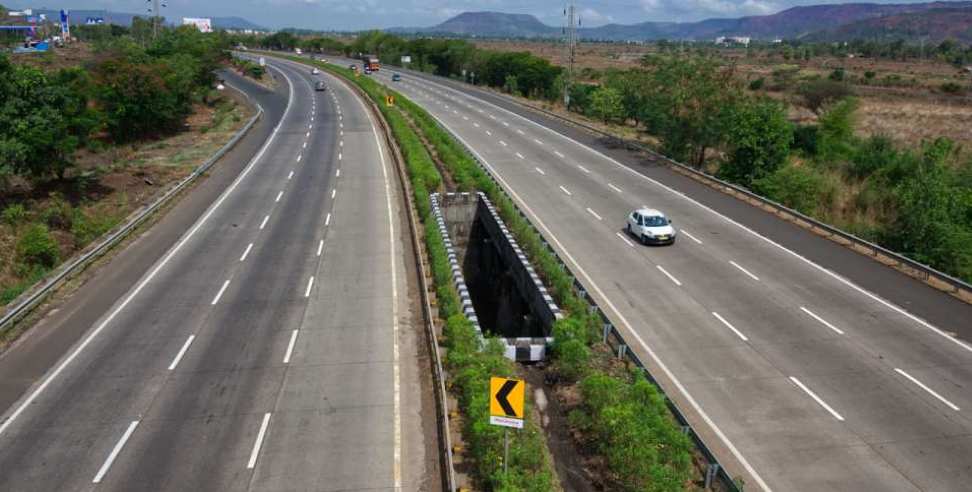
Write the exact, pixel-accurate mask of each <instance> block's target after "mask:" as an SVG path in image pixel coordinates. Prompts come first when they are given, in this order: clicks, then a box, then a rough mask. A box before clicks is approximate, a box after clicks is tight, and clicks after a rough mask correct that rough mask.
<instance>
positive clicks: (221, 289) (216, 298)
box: [211, 279, 230, 306]
mask: <svg viewBox="0 0 972 492" xmlns="http://www.w3.org/2000/svg"><path fill="white" fill-rule="evenodd" d="M229 283H230V281H229V279H226V281H225V282H223V286H222V287H220V288H219V292H217V293H216V297H214V298H213V302H212V303H211V305H213V306H215V305H216V303H217V302H219V298H220V297H223V292H224V291H226V287H228V286H229Z"/></svg>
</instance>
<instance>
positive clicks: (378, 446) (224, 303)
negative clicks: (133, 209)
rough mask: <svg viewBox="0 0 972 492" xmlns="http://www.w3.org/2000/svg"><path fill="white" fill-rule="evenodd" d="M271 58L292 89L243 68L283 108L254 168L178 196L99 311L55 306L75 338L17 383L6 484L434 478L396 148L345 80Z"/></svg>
mask: <svg viewBox="0 0 972 492" xmlns="http://www.w3.org/2000/svg"><path fill="white" fill-rule="evenodd" d="M271 64H272V65H275V75H276V77H277V79H278V82H279V84H278V90H277V93H276V94H273V93H270V92H269V91H265V90H259V89H256V88H254V86H253V85H252V84H247V83H245V82H242V81H239V80H236V79H231V82H233V83H234V84H235V85H238V86H241V87H242V88H243V89H244V90H246V91H247V92H248V93H251V94H252V95H253V97H255V98H256V99H257V101H259V102H260V104H261V105H263V106H264V108H265V109H266V110H267V118H266V119H267V120H268V121H270V122H272V123H273V125H272V126H273V128H272V129H271V128H270V127H269V126H267V124H266V122H264V123H263V125H264V127H263V129H262V130H259V129H258V131H257V134H258V135H259V136H260V138H262V144H261V146H256V145H252V144H251V145H249V146H247V145H246V144H244V145H243V146H242V147H241V148H242V149H244V150H246V149H249V151H250V152H249V154H246V153H245V152H243V153H241V152H235V153H234V154H233V155H232V156H231V157H230V158H236V159H244V160H245V164H244V165H238V164H239V163H237V165H236V167H238V168H239V169H242V171H241V172H240V173H239V174H238V175H236V177H235V179H233V180H232V181H231V182H228V181H227V182H224V184H226V187H225V188H224V189H222V190H221V191H220V192H219V193H213V194H212V196H211V197H212V198H213V201H212V202H211V203H209V204H208V206H207V207H202V208H199V210H198V211H199V214H198V216H197V217H195V218H194V219H193V220H191V221H186V219H185V215H186V214H189V212H186V214H182V216H181V217H180V214H179V213H174V214H173V215H174V216H175V217H176V218H181V220H182V221H183V223H184V224H185V225H186V226H187V227H188V229H185V228H184V229H183V230H182V231H181V232H180V234H181V236H180V237H179V238H178V240H175V241H172V243H171V247H170V248H168V249H167V250H165V251H158V256H155V257H153V258H151V260H147V259H145V258H142V259H141V263H145V266H144V268H143V269H142V271H144V273H142V274H141V276H140V278H138V279H137V281H135V280H134V279H133V281H132V282H131V286H130V288H128V289H126V290H125V292H124V293H123V294H122V295H119V296H116V298H115V299H114V300H113V301H112V302H111V303H110V304H107V306H106V307H105V309H103V310H102V311H100V313H99V314H98V315H97V317H96V319H91V317H92V316H91V313H90V309H85V306H84V305H82V306H74V307H73V308H72V309H70V310H67V314H65V315H63V316H62V318H61V319H59V320H58V322H57V323H53V325H54V326H52V327H51V328H52V329H53V330H54V331H56V330H58V329H62V330H66V331H72V330H73V332H75V333H76V334H77V342H76V343H74V344H73V345H70V346H68V347H65V350H64V352H63V355H62V356H61V357H60V359H58V360H57V361H56V362H54V363H52V364H51V365H50V367H49V369H48V370H46V372H44V373H43V375H42V376H38V377H36V378H34V379H33V380H31V381H29V382H28V383H25V382H24V381H23V380H14V381H11V382H10V383H9V384H7V385H5V386H4V388H3V389H4V393H3V395H4V396H5V397H7V398H8V399H11V398H17V399H16V401H13V402H12V403H10V402H9V401H8V402H7V403H8V404H9V408H7V407H3V410H4V413H3V414H2V418H0V470H3V472H2V473H0V490H17V491H22V490H38V491H51V490H95V489H97V490H126V491H127V490H180V491H181V490H364V489H369V490H420V489H428V488H430V487H431V488H434V487H432V486H431V485H430V484H435V483H436V482H437V480H438V478H437V476H436V473H434V471H433V470H430V469H429V467H430V466H434V462H435V456H434V452H433V453H432V454H431V456H427V453H428V449H432V450H433V451H434V449H435V442H436V441H435V439H436V437H435V436H434V435H424V433H423V431H422V418H421V411H422V405H423V403H422V402H421V401H419V400H421V398H420V395H421V394H422V384H423V383H422V382H421V380H422V378H423V377H425V376H426V372H425V371H426V370H425V369H423V368H422V367H421V366H420V362H419V358H418V355H417V354H418V351H419V347H421V344H420V343H419V341H418V340H417V339H416V337H415V336H414V335H413V331H414V330H415V328H414V327H413V326H412V322H411V310H412V307H411V306H410V305H409V304H408V302H409V289H410V288H411V287H410V286H409V282H408V281H407V278H406V277H407V274H406V265H405V260H404V258H407V254H406V251H407V250H406V248H407V247H408V242H407V241H406V240H405V239H406V238H407V236H406V235H404V234H405V233H406V232H407V230H406V229H405V228H404V226H402V222H401V220H400V215H399V214H400V213H401V210H400V207H401V205H400V203H401V196H400V195H401V192H400V188H399V186H398V183H397V181H396V179H397V178H396V176H397V174H396V173H395V172H394V167H393V166H394V164H393V162H392V161H391V159H390V154H389V152H388V149H387V148H385V146H384V144H383V141H382V140H381V139H380V138H379V134H378V132H377V131H376V126H375V123H374V122H373V121H372V119H371V116H370V113H368V112H367V111H366V109H365V106H364V105H363V104H362V102H361V101H360V100H359V99H358V98H357V97H356V96H355V95H354V94H353V93H352V92H351V91H350V90H349V89H348V88H347V87H346V86H344V85H343V84H342V83H340V82H338V81H337V80H336V79H333V78H332V77H329V76H324V75H321V76H312V75H311V74H310V73H309V72H308V71H307V70H304V69H299V70H297V69H294V68H293V67H290V66H287V65H285V64H278V63H277V62H272V63H271ZM318 78H322V79H325V80H327V81H328V82H329V88H328V90H327V91H324V92H315V91H314V88H313V82H314V81H315V80H316V79H318ZM261 132H262V133H261ZM252 138H253V137H251V138H250V140H252ZM223 165H224V164H220V167H222V166H223ZM227 165H228V166H229V167H230V168H233V167H234V164H233V163H230V164H227ZM192 196H193V195H190V196H189V197H187V200H188V199H190V198H191V197H192ZM180 205H181V204H180ZM174 212H177V210H174ZM189 215H191V214H189ZM169 220H170V218H169V216H166V217H165V218H163V219H162V221H161V222H160V223H159V224H158V225H157V226H156V228H154V229H153V231H155V230H160V231H163V232H165V231H168V230H170V229H171V228H172V226H169V225H167V222H168V221H169ZM173 220H174V219H173ZM152 239H153V237H152V232H151V231H150V233H149V234H147V235H146V237H143V238H142V239H139V240H138V241H136V243H135V244H133V246H132V247H133V248H138V247H142V246H141V245H142V244H144V243H145V242H146V241H152ZM124 254H125V252H122V253H121V254H120V255H124ZM112 263H114V262H112ZM136 264H140V262H139V261H138V260H137V259H136V260H132V261H131V262H129V263H126V262H122V266H123V267H129V266H130V267H132V268H135V266H137V265H136ZM133 265H135V266H133ZM119 268H121V267H119ZM111 269H112V268H111V265H109V266H108V267H105V270H108V271H109V272H108V273H103V272H98V274H97V275H110V273H111V272H110V270H111ZM136 270H137V269H136ZM121 277H124V275H121ZM97 282H98V279H97V278H96V279H95V280H93V281H92V284H91V285H97ZM82 297H83V295H82ZM92 304H93V305H94V304H97V303H94V302H92ZM55 317H57V316H56V315H55ZM78 324H81V325H82V326H81V327H78ZM419 329H420V328H419ZM38 336H41V335H38ZM33 338H34V336H33V334H30V335H28V337H27V339H26V341H25V342H24V343H22V344H21V345H19V346H18V347H15V348H13V349H11V350H10V351H9V352H8V354H7V355H5V356H4V358H3V359H0V366H2V367H3V369H4V370H6V371H16V370H17V369H18V366H17V364H26V362H25V361H24V359H26V358H25V357H22V356H21V357H18V354H19V353H20V352H21V351H22V350H38V349H37V347H36V344H32V343H31V340H32V339H33ZM55 338H56V337H55ZM48 358H50V356H49V355H48ZM33 370H34V371H37V370H38V369H37V367H34V368H33ZM11 395H14V396H13V397H11ZM429 462H431V463H433V464H432V465H429V464H428V463H429Z"/></svg>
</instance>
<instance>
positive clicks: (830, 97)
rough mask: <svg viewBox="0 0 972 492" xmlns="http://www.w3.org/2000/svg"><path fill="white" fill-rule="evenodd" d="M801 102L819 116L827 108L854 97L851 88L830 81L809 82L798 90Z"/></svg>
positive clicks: (841, 83)
mask: <svg viewBox="0 0 972 492" xmlns="http://www.w3.org/2000/svg"><path fill="white" fill-rule="evenodd" d="M797 95H798V96H800V102H801V103H802V104H803V106H804V107H805V108H807V109H809V110H810V111H812V112H813V113H814V114H816V115H819V114H820V112H821V111H823V110H824V109H826V108H827V106H829V105H831V104H833V103H835V102H837V101H840V100H842V99H845V98H847V97H850V96H852V95H853V92H852V91H851V88H850V86H848V85H847V84H845V83H843V82H837V81H834V80H830V79H817V80H809V81H807V82H804V83H803V84H801V85H800V87H799V88H798V89H797Z"/></svg>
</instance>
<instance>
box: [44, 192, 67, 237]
mask: <svg viewBox="0 0 972 492" xmlns="http://www.w3.org/2000/svg"><path fill="white" fill-rule="evenodd" d="M41 220H43V221H44V223H45V224H47V226H48V227H50V228H52V229H60V230H62V231H69V230H71V224H72V223H73V221H74V208H72V207H71V204H70V203H68V202H67V201H65V200H64V199H63V198H61V197H60V196H59V195H54V196H52V197H51V202H50V203H49V204H48V205H47V207H46V208H44V211H43V212H41Z"/></svg>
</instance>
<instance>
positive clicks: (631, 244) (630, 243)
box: [614, 232, 634, 247]
mask: <svg viewBox="0 0 972 492" xmlns="http://www.w3.org/2000/svg"><path fill="white" fill-rule="evenodd" d="M614 234H615V235H616V236H618V237H619V238H621V240H622V241H624V242H625V244H627V245H628V246H631V247H634V243H632V242H631V241H630V240H628V238H626V237H624V234H621V233H620V232H615V233H614Z"/></svg>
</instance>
